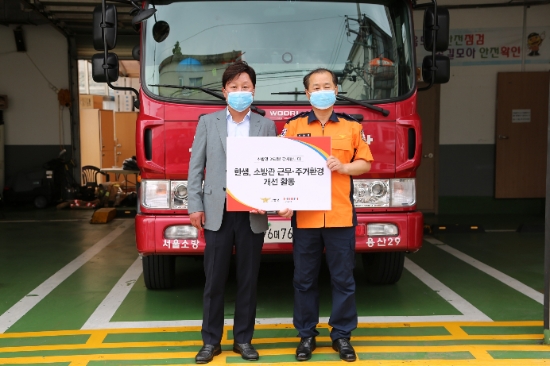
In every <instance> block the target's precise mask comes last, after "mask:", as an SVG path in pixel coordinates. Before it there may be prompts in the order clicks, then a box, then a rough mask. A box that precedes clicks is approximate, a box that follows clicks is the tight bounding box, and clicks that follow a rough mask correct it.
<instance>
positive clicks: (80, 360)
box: [0, 352, 550, 366]
mask: <svg viewBox="0 0 550 366" xmlns="http://www.w3.org/2000/svg"><path fill="white" fill-rule="evenodd" d="M186 356H187V355H185V354H182V353H163V354H149V353H136V354H125V355H111V354H99V355H86V356H55V357H26V358H10V359H3V360H2V359H0V364H19V365H23V364H28V363H35V364H46V363H54V362H59V363H61V362H70V363H71V364H74V365H85V364H87V363H88V362H90V361H138V360H163V359H172V358H176V359H177V358H188V357H186ZM228 356H230V357H235V354H234V353H233V352H231V353H230V352H223V353H222V354H221V355H219V356H216V358H215V359H214V361H212V362H211V363H209V365H212V366H214V365H227V359H226V358H227V357H228ZM193 357H194V354H193ZM261 357H262V356H261V355H260V360H259V361H258V362H254V365H265V364H266V363H263V362H261ZM404 363H406V364H407V365H418V366H421V365H422V366H424V365H429V366H433V365H442V366H443V365H445V366H446V365H449V366H450V365H452V366H459V365H491V366H493V365H495V366H496V365H499V366H512V365H514V366H515V365H518V366H525V365H550V360H540V359H522V360H435V359H431V360H406V361H405V360H363V361H358V362H356V363H355V364H366V365H383V366H393V365H400V366H402V365H403V364H404ZM242 364H246V365H250V362H249V361H244V360H243V362H242ZM284 364H285V365H286V364H289V365H303V363H299V362H288V363H286V362H285V363H284ZM317 364H323V365H329V366H332V365H339V366H342V365H344V363H343V361H321V362H318V363H317Z"/></svg>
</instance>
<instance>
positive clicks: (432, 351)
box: [0, 207, 550, 366]
mask: <svg viewBox="0 0 550 366" xmlns="http://www.w3.org/2000/svg"><path fill="white" fill-rule="evenodd" d="M90 218H91V211H85V210H79V211H76V210H73V211H71V210H60V211H56V210H55V209H54V208H52V209H45V210H35V209H33V208H32V207H4V208H2V209H0V365H21V364H25V365H42V364H49V365H71V366H75V365H155V364H159V365H160V364H190V363H194V356H195V354H196V352H197V350H198V349H199V347H200V345H201V344H202V342H201V338H200V324H201V302H202V300H201V296H202V287H203V284H204V275H203V272H202V263H201V261H200V260H199V259H198V258H178V261H177V276H178V285H177V288H175V289H173V290H169V291H148V290H146V289H145V285H144V283H143V278H142V276H141V262H140V260H139V258H138V256H137V252H136V250H135V247H134V224H133V220H132V219H116V220H114V221H113V222H111V223H109V224H105V225H91V224H89V219H90ZM426 222H427V223H428V224H431V225H433V226H432V228H433V229H434V231H433V232H432V233H431V235H427V236H426V237H425V242H424V247H423V249H422V250H421V251H420V252H418V253H415V254H410V255H408V256H407V259H406V263H405V266H406V270H405V271H404V273H403V277H402V278H401V280H400V281H399V282H398V283H397V284H396V285H393V286H373V285H369V284H367V283H366V282H365V280H364V279H363V276H362V273H363V272H362V271H363V269H362V264H361V261H360V260H359V259H360V258H358V261H357V268H356V279H357V303H358V308H359V316H360V323H361V324H360V327H359V329H357V330H356V331H355V332H354V336H353V345H354V346H355V348H356V351H357V352H358V358H359V361H358V362H356V364H368V365H402V364H404V363H406V364H410V365H527V364H545V363H549V364H550V346H546V345H542V334H543V323H542V319H543V305H542V303H543V295H542V294H543V291H544V290H543V289H544V266H543V260H544V259H543V255H544V233H543V231H542V225H541V224H543V223H544V218H543V217H527V216H504V215H503V216H447V217H444V216H439V217H434V216H428V217H426ZM454 224H461V225H458V226H456V225H454ZM522 224H523V226H521V225H522ZM472 225H473V226H478V229H477V230H476V229H475V228H474V229H472V228H471V226H472ZM439 226H445V228H444V229H443V227H442V228H441V229H439ZM520 227H521V228H522V230H521V231H517V229H518V228H520ZM481 229H482V230H481ZM292 270H293V265H292V260H291V257H289V256H269V257H267V256H266V257H264V260H263V262H262V267H261V273H260V280H259V296H258V300H259V304H258V311H257V323H258V324H259V325H258V326H257V330H256V333H255V338H254V344H255V345H256V347H257V349H258V350H259V352H260V361H258V362H256V363H255V364H265V363H291V362H294V356H293V355H294V350H295V347H296V343H297V340H298V339H297V338H296V331H295V330H294V329H293V327H292V319H291V317H292V293H293V289H292ZM320 282H321V284H323V286H322V290H321V291H322V301H321V314H322V316H323V317H324V318H323V319H322V320H321V325H320V327H321V328H322V329H321V336H320V337H319V339H318V342H319V347H318V349H317V351H315V353H314V356H313V358H312V360H311V361H310V362H309V363H322V364H326V365H331V364H335V363H338V364H342V362H343V361H339V359H338V357H337V354H336V353H335V352H334V351H333V350H332V349H331V348H330V342H329V341H330V339H329V337H328V328H327V324H326V322H327V318H326V317H328V315H329V313H330V285H329V275H328V270H327V269H326V268H323V270H322V274H321V280H320ZM234 290H235V283H234V280H233V279H231V280H230V283H229V284H228V291H227V294H226V301H227V306H226V316H227V319H232V314H233V306H234V293H235V291H234ZM230 324H231V322H230V321H228V326H227V329H226V336H225V337H224V341H223V350H224V352H223V353H222V354H221V355H220V356H217V357H216V358H215V361H214V362H212V363H211V364H214V365H215V364H218V365H219V364H229V363H231V364H234V363H246V364H250V363H248V362H245V361H243V360H242V359H241V358H240V356H239V355H237V354H235V353H233V352H232V351H231V344H232V333H231V325H230Z"/></svg>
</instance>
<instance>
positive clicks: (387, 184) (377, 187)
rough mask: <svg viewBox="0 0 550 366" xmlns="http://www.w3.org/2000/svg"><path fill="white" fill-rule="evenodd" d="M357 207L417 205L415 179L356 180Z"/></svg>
mask: <svg viewBox="0 0 550 366" xmlns="http://www.w3.org/2000/svg"><path fill="white" fill-rule="evenodd" d="M353 201H354V204H355V207H358V208H360V207H406V206H413V205H414V204H415V203H416V188H415V179H414V178H403V179H355V180H354V181H353Z"/></svg>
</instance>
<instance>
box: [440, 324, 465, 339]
mask: <svg viewBox="0 0 550 366" xmlns="http://www.w3.org/2000/svg"><path fill="white" fill-rule="evenodd" d="M445 329H447V330H448V331H449V333H451V335H453V336H454V337H468V333H466V332H465V331H464V329H462V328H461V327H460V324H447V325H446V326H445Z"/></svg>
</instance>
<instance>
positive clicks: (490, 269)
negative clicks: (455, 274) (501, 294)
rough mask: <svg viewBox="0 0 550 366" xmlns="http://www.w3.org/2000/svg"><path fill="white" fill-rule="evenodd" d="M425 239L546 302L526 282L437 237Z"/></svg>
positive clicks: (520, 290) (505, 282)
mask: <svg viewBox="0 0 550 366" xmlns="http://www.w3.org/2000/svg"><path fill="white" fill-rule="evenodd" d="M424 240H426V241H427V242H428V243H432V244H435V245H436V246H437V247H438V248H439V249H441V250H444V251H446V252H447V253H449V254H451V255H453V256H455V257H457V258H458V259H460V260H463V261H464V262H466V263H468V264H469V265H471V266H473V267H475V268H477V269H479V270H480V271H482V272H485V273H486V274H488V275H489V276H491V277H493V278H495V279H497V280H499V281H500V282H502V283H503V284H505V285H508V286H510V287H511V288H513V289H514V290H516V291H518V292H520V293H522V294H524V295H525V296H527V297H530V298H531V299H533V300H535V301H536V302H538V303H539V304H544V294H542V293H540V292H538V291H537V290H534V289H532V288H531V287H529V286H527V285H525V284H524V283H521V282H519V281H518V280H516V279H514V278H512V277H510V276H508V275H507V274H504V273H502V272H500V271H499V270H497V269H494V268H493V267H490V266H488V265H486V264H484V263H482V262H480V261H478V260H477V259H474V258H472V257H470V256H469V255H467V254H464V253H462V252H461V251H459V250H456V249H455V248H453V247H450V246H448V245H447V244H445V243H443V242H441V241H439V240H437V239H435V238H432V237H425V238H424Z"/></svg>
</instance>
